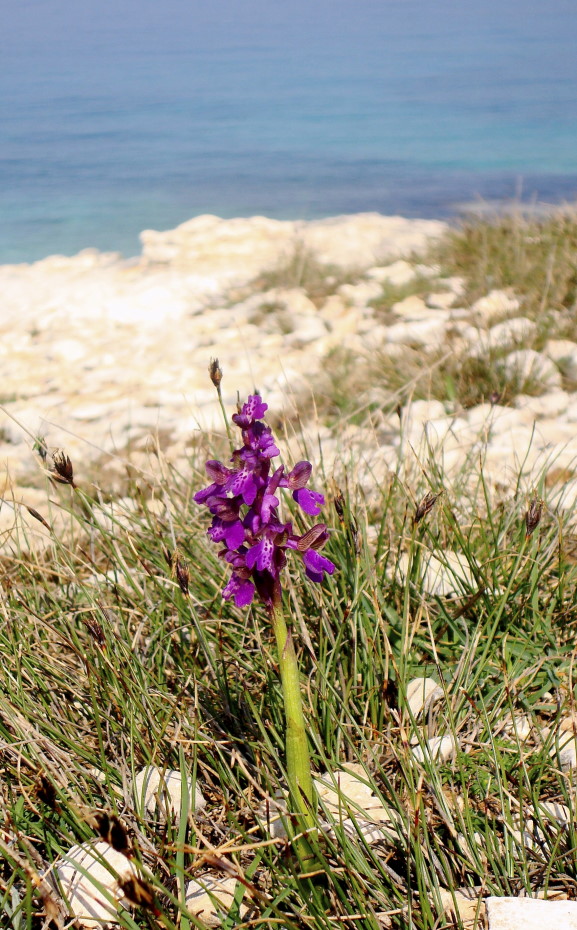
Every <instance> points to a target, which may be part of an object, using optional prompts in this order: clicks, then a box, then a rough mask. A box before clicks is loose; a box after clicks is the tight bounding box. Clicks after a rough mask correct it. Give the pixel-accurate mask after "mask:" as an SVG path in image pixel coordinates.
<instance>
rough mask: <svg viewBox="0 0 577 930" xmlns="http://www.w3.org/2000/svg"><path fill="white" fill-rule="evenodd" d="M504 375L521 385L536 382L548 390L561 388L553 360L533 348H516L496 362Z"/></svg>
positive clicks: (560, 380)
mask: <svg viewBox="0 0 577 930" xmlns="http://www.w3.org/2000/svg"><path fill="white" fill-rule="evenodd" d="M497 364H498V365H499V366H500V367H502V368H503V370H504V372H505V374H506V376H507V377H508V378H511V379H515V380H516V381H518V382H519V383H520V384H521V385H525V384H527V383H528V382H536V383H537V384H538V385H541V386H543V387H545V388H547V389H549V390H554V389H557V388H561V382H562V378H561V372H560V371H559V369H558V368H557V366H556V365H555V363H554V362H552V361H551V359H550V358H547V356H546V355H543V354H542V353H541V352H536V351H535V350H534V349H517V350H516V351H515V352H510V353H509V354H508V355H506V356H505V358H504V359H502V360H500V361H499V362H498V363H497Z"/></svg>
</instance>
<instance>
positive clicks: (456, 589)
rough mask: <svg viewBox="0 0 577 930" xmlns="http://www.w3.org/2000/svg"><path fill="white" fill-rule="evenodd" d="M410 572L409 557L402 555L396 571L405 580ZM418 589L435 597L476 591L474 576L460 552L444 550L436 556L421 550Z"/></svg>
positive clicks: (405, 554)
mask: <svg viewBox="0 0 577 930" xmlns="http://www.w3.org/2000/svg"><path fill="white" fill-rule="evenodd" d="M409 570H410V566H409V556H408V554H407V553H403V554H402V555H401V557H400V559H399V563H398V571H399V574H400V576H401V578H406V577H407V575H408V572H409ZM419 570H420V581H419V584H420V587H421V590H422V591H423V592H424V593H426V594H431V595H433V596H436V597H450V596H451V595H455V594H459V595H460V594H471V592H473V591H475V590H476V589H477V584H476V582H475V576H474V575H473V572H472V571H471V568H470V566H469V563H468V562H467V560H466V558H465V556H464V555H462V554H461V553H460V552H452V551H451V550H449V549H445V550H443V551H442V552H439V554H438V556H437V555H434V554H433V553H432V552H428V551H427V550H423V551H422V553H421V556H420V562H419Z"/></svg>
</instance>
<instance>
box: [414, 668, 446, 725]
mask: <svg viewBox="0 0 577 930" xmlns="http://www.w3.org/2000/svg"><path fill="white" fill-rule="evenodd" d="M443 694H444V692H443V689H442V688H441V687H440V685H439V684H438V683H437V682H436V681H435V679H434V678H413V680H412V681H410V682H409V684H408V685H407V706H408V709H409V712H410V714H411V717H413V718H414V719H415V720H416V719H417V717H418V716H419V715H420V714H422V713H425V712H426V711H427V710H428V709H429V708H430V706H431V704H433V703H434V702H435V701H438V700H440V699H441V698H442V697H443Z"/></svg>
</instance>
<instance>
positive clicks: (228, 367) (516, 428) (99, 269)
mask: <svg viewBox="0 0 577 930" xmlns="http://www.w3.org/2000/svg"><path fill="white" fill-rule="evenodd" d="M445 232H446V226H445V224H443V223H440V222H435V221H424V220H406V219H403V218H400V217H382V216H379V215H377V214H366V215H358V216H350V217H340V218H335V219H331V220H323V221H317V222H311V223H304V222H299V223H295V222H279V221H275V220H269V219H265V218H258V217H257V218H252V219H236V220H220V219H218V218H216V217H206V216H205V217H197V218H195V219H193V220H191V221H189V222H188V223H185V224H183V225H182V226H180V227H178V228H177V229H175V230H171V231H169V232H162V233H161V232H153V231H146V232H144V233H143V234H142V244H143V248H142V254H141V256H140V258H138V259H137V260H131V261H125V260H123V259H122V257H121V256H119V255H117V254H102V253H99V252H96V251H92V250H88V251H84V252H81V253H79V254H78V255H76V256H74V257H72V258H64V257H62V256H52V257H50V258H47V259H45V260H44V261H41V262H37V263H35V264H33V265H12V266H4V267H2V268H0V288H1V292H2V313H1V317H0V318H1V325H2V327H3V331H4V338H3V340H2V342H1V343H0V352H1V353H2V355H3V383H2V390H1V397H0V401H1V403H2V410H1V414H0V415H1V417H2V420H1V424H0V459H1V462H2V479H1V480H2V495H3V498H4V506H3V507H2V510H1V511H0V531H1V533H2V537H1V540H2V544H3V545H10V544H11V539H12V535H13V534H12V529H13V527H14V524H15V521H16V520H17V518H18V519H20V517H18V515H19V514H20V511H21V510H22V508H20V507H19V505H20V503H23V504H24V505H26V506H28V507H34V508H36V507H37V506H38V505H39V504H41V503H42V500H43V495H44V497H45V494H46V492H45V490H41V489H42V488H43V487H44V479H43V474H42V471H43V467H42V459H41V458H40V457H39V456H38V455H37V454H35V452H34V448H35V446H37V444H38V441H39V440H43V441H44V442H45V444H46V446H47V448H48V453H49V456H48V459H47V461H48V462H49V461H50V453H51V451H52V450H54V449H64V450H65V451H66V453H67V454H68V455H70V457H71V458H72V459H73V461H74V463H75V467H76V469H77V473H79V472H82V471H84V472H88V471H89V470H90V466H91V463H92V464H93V463H96V462H98V463H99V467H101V468H102V469H103V472H102V474H103V475H104V473H106V472H107V473H108V476H107V478H104V477H103V478H102V480H103V482H105V481H108V482H109V483H110V482H112V483H113V482H114V475H115V469H116V474H117V475H118V474H120V473H122V471H123V466H121V465H119V461H121V460H122V459H124V458H125V457H126V456H127V455H128V456H130V457H132V460H133V461H134V462H135V463H136V465H137V466H141V467H143V468H148V467H150V455H149V454H147V453H145V452H144V450H145V449H146V448H147V444H148V446H150V437H152V438H153V443H156V444H157V445H160V447H161V448H162V450H163V452H164V453H165V455H166V456H168V458H170V459H172V460H173V461H180V462H182V464H183V467H184V465H185V463H186V461H187V449H188V447H189V446H190V444H191V443H192V442H193V441H194V437H195V436H196V435H198V432H199V430H205V429H218V430H220V429H221V428H222V419H221V412H220V410H219V407H218V404H217V403H216V397H215V391H214V388H213V386H212V384H211V383H210V380H209V378H208V376H207V366H208V363H209V360H210V359H211V358H213V357H218V358H219V360H220V363H221V366H222V368H223V370H224V372H225V380H224V381H223V395H224V402H225V404H226V405H227V408H229V409H231V408H232V407H233V406H234V404H235V402H236V397H237V391H238V392H239V394H240V396H241V398H242V397H243V396H245V395H247V394H248V392H249V391H252V390H253V389H254V388H255V387H256V388H257V389H259V390H260V391H261V392H262V393H263V395H264V396H265V397H266V400H267V402H268V403H269V407H270V408H271V411H275V412H276V413H281V412H282V413H284V414H285V415H287V416H288V417H292V418H293V420H294V419H295V417H296V414H297V411H298V410H299V409H300V410H301V412H304V419H305V420H306V419H307V417H308V419H309V421H310V422H311V423H312V424H313V428H312V431H311V432H310V434H309V438H310V437H312V438H313V440H314V442H315V443H317V442H318V439H319V438H320V441H321V447H322V456H323V460H324V464H325V470H326V471H327V472H328V473H329V474H330V473H331V470H334V469H335V468H338V460H339V457H341V458H342V457H343V456H342V453H343V450H344V449H345V448H346V450H347V452H346V455H347V456H348V459H347V460H346V461H344V463H343V464H344V465H345V467H348V468H349V469H350V467H351V462H352V463H353V464H354V470H355V478H356V480H357V481H358V482H359V484H360V486H361V487H362V488H363V490H364V491H365V493H366V494H367V495H368V497H369V499H370V496H371V493H372V491H373V490H374V489H375V488H378V487H380V486H382V484H383V483H384V482H386V481H387V478H388V476H389V475H390V474H393V473H399V470H403V471H404V472H405V473H406V474H408V473H411V472H413V473H414V474H415V475H417V476H418V475H420V474H422V473H424V472H428V473H429V474H430V475H433V476H434V474H435V473H437V478H439V476H441V474H442V480H443V481H453V482H454V481H458V480H459V476H460V475H463V474H464V472H465V470H466V472H467V478H466V481H467V486H468V488H469V493H470V491H471V482H473V484H474V483H475V482H476V481H478V476H479V473H480V463H481V460H482V473H483V475H484V479H485V480H486V481H487V482H488V484H489V485H491V486H492V487H495V488H497V489H498V488H499V487H501V488H507V487H509V488H510V487H516V486H517V484H518V481H519V476H520V475H521V479H522V480H521V486H522V487H523V488H524V489H525V490H527V491H529V490H531V488H533V487H536V486H537V484H538V483H539V482H541V481H542V479H544V478H546V479H547V480H548V482H549V484H550V485H556V484H557V485H558V488H557V492H556V493H557V497H556V498H555V506H561V507H562V508H568V507H571V506H572V505H573V503H574V500H575V496H576V495H577V478H575V477H574V474H573V466H574V462H575V457H576V454H577V441H576V439H575V424H576V423H577V392H576V391H574V390H571V387H572V378H574V377H576V378H577V343H574V342H572V341H570V340H567V339H559V338H555V335H556V332H557V331H556V329H555V326H554V325H553V324H554V322H555V321H553V322H552V323H551V320H549V322H550V323H551V325H550V327H549V330H548V331H547V333H546V334H545V335H544V330H543V327H542V325H541V324H540V322H539V321H535V320H534V319H530V318H528V317H526V316H524V314H523V306H522V301H521V300H520V299H519V297H518V296H517V295H516V294H514V293H512V292H510V291H503V290H493V291H489V292H488V293H487V294H486V295H485V296H484V297H482V298H481V299H479V300H476V301H475V302H474V303H473V304H468V303H467V301H466V300H465V299H464V298H463V294H464V284H463V281H462V279H460V278H459V277H441V275H440V271H439V268H438V267H435V265H434V264H431V263H430V261H428V260H427V258H426V257H425V256H426V252H427V249H428V248H429V246H430V245H431V243H432V242H434V241H435V240H437V239H439V238H440V237H442V236H443V234H444V233H445ZM311 263H312V265H313V266H314V269H315V275H311V273H310V270H311ZM402 295H406V296H402ZM395 298H398V299H395ZM536 346H537V347H538V349H537V348H535V347H536ZM493 357H494V358H495V362H494V364H495V365H497V366H500V369H501V373H502V378H504V379H505V380H507V379H508V380H509V383H510V384H511V385H513V387H514V390H512V391H511V392H510V393H511V396H510V397H509V398H508V401H507V403H506V404H505V403H502V402H501V401H502V397H501V396H499V395H498V394H497V395H496V396H490V397H484V398H482V399H481V402H480V403H476V404H473V405H471V404H468V405H464V404H463V403H462V402H461V399H460V398H459V396H451V391H450V390H448V391H447V393H446V394H445V395H443V394H440V395H437V396H436V395H435V391H434V390H433V389H432V388H431V389H430V390H429V391H428V393H427V379H428V381H429V382H430V383H431V384H432V382H433V380H434V376H435V372H436V371H438V370H439V369H440V368H442V367H443V366H445V367H446V365H447V361H448V360H449V362H450V364H451V365H452V366H453V369H454V370H456V367H457V368H458V366H459V365H460V364H461V363H467V364H468V365H469V366H470V365H471V364H473V365H474V363H475V360H477V361H479V363H481V362H484V363H486V361H487V359H489V358H493ZM408 359H409V360H411V359H412V361H413V369H412V370H413V371H416V372H417V375H414V376H413V380H412V381H411V379H410V378H409V381H408V382H406V383H403V379H402V371H403V368H404V366H406V364H407V360H408ZM340 364H342V366H343V370H342V377H341V372H340V370H339V365H340ZM455 366H456V367H455ZM345 369H346V370H345ZM363 370H365V372H366V377H365V378H364V379H363V378H362V377H360V376H359V372H362V371H363ZM385 370H388V371H390V372H391V371H392V372H395V371H397V372H398V373H399V377H398V379H397V380H398V381H399V387H398V389H397V390H396V391H395V390H394V389H391V379H390V378H388V380H387V379H386V378H384V379H381V378H380V372H382V371H385ZM472 370H473V371H474V368H473V369H472ZM351 371H352V374H351ZM423 379H424V381H423ZM348 385H350V387H349V386H348ZM417 387H418V390H417V389H416V388H417ZM339 389H340V390H341V391H345V392H346V391H347V390H349V392H356V395H355V398H354V400H355V403H354V404H353V405H352V407H353V413H352V414H351V415H349V414H347V416H344V417H342V418H341V417H339V415H338V412H339V403H338V401H337V400H335V397H336V395H338V392H339ZM423 389H425V390H423ZM480 394H482V391H481V392H480ZM424 395H426V396H424ZM313 398H314V401H313ZM349 401H350V398H349ZM315 403H317V404H320V406H321V407H322V408H323V409H325V410H326V411H328V413H327V416H326V417H323V416H320V417H319V416H318V415H317V416H314V417H313V416H312V414H313V413H314V410H315V407H314V404H315ZM349 406H350V404H349ZM301 419H302V417H301ZM305 431H306V430H305ZM345 439H346V440H347V442H346V443H345V442H344V440H345ZM299 441H300V440H299ZM139 456H140V459H139ZM345 458H346V457H345ZM335 463H336V464H335ZM472 463H473V465H474V466H475V467H472ZM465 466H467V467H466V469H465ZM477 466H479V467H477ZM475 476H476V477H475ZM22 513H24V517H22V519H24V520H25V522H26V523H30V521H29V519H28V516H27V515H26V512H25V511H22ZM30 525H31V527H32V529H31V532H32V533H33V534H38V533H42V527H41V526H40V525H34V521H32V523H31V524H30Z"/></svg>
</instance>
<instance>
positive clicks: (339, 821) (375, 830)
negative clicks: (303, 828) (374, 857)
mask: <svg viewBox="0 0 577 930" xmlns="http://www.w3.org/2000/svg"><path fill="white" fill-rule="evenodd" d="M314 785H315V789H316V791H317V794H318V797H319V801H320V809H321V810H322V809H323V808H324V810H325V811H326V812H327V813H328V814H329V816H330V819H329V820H323V819H322V813H320V822H319V826H320V829H321V830H322V831H323V833H325V834H326V835H327V836H330V837H331V838H332V839H335V837H336V836H337V834H338V830H339V829H342V830H344V832H345V833H346V834H347V835H348V836H349V837H350V838H351V839H355V838H356V837H359V835H360V836H361V837H362V839H363V840H364V842H366V843H368V844H369V845H372V844H374V843H379V842H386V841H388V842H390V841H391V840H393V839H394V838H395V837H396V835H397V829H398V827H399V825H400V820H399V816H398V814H397V812H396V811H395V810H394V809H392V808H387V807H385V806H384V805H383V804H382V802H381V801H380V800H379V799H378V798H377V797H376V796H375V795H374V794H373V792H372V790H371V788H370V785H369V784H368V783H367V775H366V772H365V770H364V768H363V766H362V765H358V764H355V763H349V764H348V765H347V768H346V769H342V770H337V771H334V772H325V773H324V774H323V775H320V776H319V777H317V778H315V779H314ZM286 817H287V801H286V794H285V793H284V792H283V791H281V790H279V791H277V792H276V794H275V797H274V798H267V799H265V800H264V801H263V802H262V803H261V804H260V805H259V808H258V810H257V818H258V820H259V821H260V822H261V823H262V824H263V825H264V826H265V828H266V833H267V835H268V836H270V837H274V838H277V839H278V838H285V837H286V836H287V832H286V828H285V820H286ZM337 827H338V829H337Z"/></svg>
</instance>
